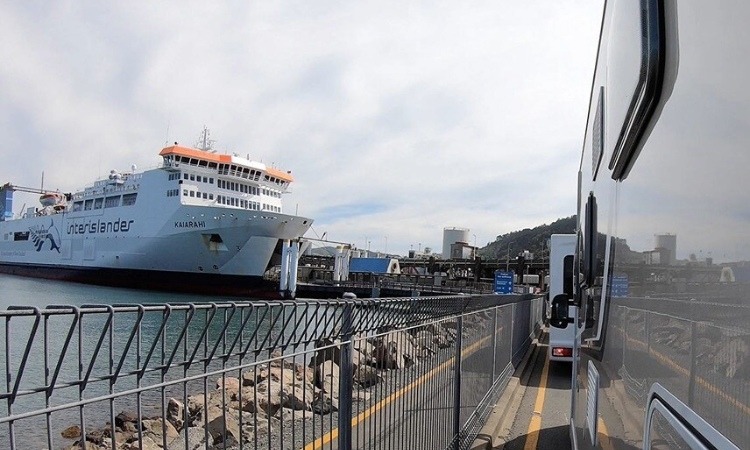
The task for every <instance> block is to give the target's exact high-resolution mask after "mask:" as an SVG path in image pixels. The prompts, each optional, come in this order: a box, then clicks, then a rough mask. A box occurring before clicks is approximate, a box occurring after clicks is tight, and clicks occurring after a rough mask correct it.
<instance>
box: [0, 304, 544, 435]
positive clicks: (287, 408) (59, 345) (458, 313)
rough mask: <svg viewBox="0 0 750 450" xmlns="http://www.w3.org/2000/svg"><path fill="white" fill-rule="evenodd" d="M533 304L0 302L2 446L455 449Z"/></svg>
mask: <svg viewBox="0 0 750 450" xmlns="http://www.w3.org/2000/svg"><path fill="white" fill-rule="evenodd" d="M540 312H541V299H540V298H535V297H532V296H519V295H509V296H498V295H488V296H467V295H464V296H451V297H422V298H409V299H403V298H402V299H377V300H352V301H336V300H330V301H301V300H297V301H294V302H255V301H253V302H237V303H222V304H214V303H211V304H172V305H170V304H163V305H137V306H133V305H126V306H117V305H114V306H110V305H91V306H83V307H68V306H55V307H49V308H46V309H39V308H31V307H19V308H10V309H8V310H6V311H0V319H2V320H1V321H0V322H1V325H0V327H2V329H1V330H2V336H3V338H4V343H3V346H2V347H1V348H2V349H3V351H4V356H3V357H2V364H4V369H5V373H6V382H5V386H4V389H3V390H2V391H0V447H3V448H10V449H22V448H23V449H27V448H48V449H58V448H83V447H84V444H85V448H87V449H105V448H106V449H113V450H118V449H136V448H138V449H150V448H153V449H156V448H163V449H170V450H172V449H198V448H214V449H240V448H268V449H281V448H304V449H314V448H377V449H385V448H389V449H391V448H392V449H399V448H409V449H418V448H425V449H426V448H430V449H432V448H467V447H468V445H470V443H471V441H472V440H473V437H474V436H475V435H476V432H477V431H478V428H479V427H480V426H481V424H482V423H483V420H484V418H485V417H486V414H487V412H488V410H489V408H490V406H491V405H492V404H493V403H494V401H495V399H496V398H497V396H498V395H499V393H500V389H501V388H502V387H503V386H504V385H505V383H506V382H507V379H508V377H509V376H510V373H511V372H512V368H513V366H514V365H515V364H517V363H518V360H520V356H519V355H523V352H524V351H525V350H526V348H528V345H529V344H530V342H531V337H532V336H533V334H534V333H535V332H536V331H538V329H539V321H540V320H541V317H540Z"/></svg>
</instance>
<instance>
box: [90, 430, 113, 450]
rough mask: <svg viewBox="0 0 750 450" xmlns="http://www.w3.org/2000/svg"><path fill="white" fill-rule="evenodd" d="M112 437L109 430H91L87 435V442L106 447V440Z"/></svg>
mask: <svg viewBox="0 0 750 450" xmlns="http://www.w3.org/2000/svg"><path fill="white" fill-rule="evenodd" d="M109 435H110V431H109V430H91V431H89V432H88V433H86V440H87V441H89V442H93V443H94V444H96V445H100V446H101V445H104V440H105V439H107V438H108V437H109Z"/></svg>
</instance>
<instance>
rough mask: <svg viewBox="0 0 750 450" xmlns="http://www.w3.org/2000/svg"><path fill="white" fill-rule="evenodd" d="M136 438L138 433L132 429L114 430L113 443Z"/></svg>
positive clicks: (121, 442)
mask: <svg viewBox="0 0 750 450" xmlns="http://www.w3.org/2000/svg"><path fill="white" fill-rule="evenodd" d="M137 439H138V435H137V434H135V433H133V432H132V431H115V443H116V444H117V445H121V444H125V443H127V442H132V441H134V440H137Z"/></svg>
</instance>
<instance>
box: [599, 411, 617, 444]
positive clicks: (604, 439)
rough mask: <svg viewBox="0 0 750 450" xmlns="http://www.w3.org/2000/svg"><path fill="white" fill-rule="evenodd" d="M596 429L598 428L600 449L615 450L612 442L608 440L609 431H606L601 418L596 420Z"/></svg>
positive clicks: (605, 425)
mask: <svg viewBox="0 0 750 450" xmlns="http://www.w3.org/2000/svg"><path fill="white" fill-rule="evenodd" d="M598 428H599V433H598V434H599V445H601V447H602V449H604V450H615V447H614V446H613V445H612V442H611V441H610V440H609V430H607V424H605V423H604V421H603V420H602V418H601V417H599V419H598Z"/></svg>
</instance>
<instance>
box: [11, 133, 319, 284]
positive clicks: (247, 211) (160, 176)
mask: <svg viewBox="0 0 750 450" xmlns="http://www.w3.org/2000/svg"><path fill="white" fill-rule="evenodd" d="M202 136H203V140H202V144H196V147H198V148H193V147H186V146H181V145H178V144H177V143H176V142H175V144H174V145H172V146H168V147H165V148H164V149H162V150H161V152H160V153H159V155H160V156H161V157H162V158H163V161H162V164H161V165H160V167H158V168H155V169H152V170H146V171H143V172H140V173H137V172H136V171H135V166H133V168H132V171H131V172H127V173H119V172H117V171H114V170H113V171H111V172H110V174H109V177H108V178H107V179H104V180H99V181H96V182H94V183H93V185H91V186H88V187H86V188H85V189H83V190H82V191H79V192H75V193H71V194H63V193H60V192H49V191H44V190H42V189H39V190H35V189H29V188H23V187H19V186H13V185H12V184H5V185H4V186H2V187H1V188H0V272H4V273H11V274H16V275H24V276H33V277H40V278H50V279H59V280H69V281H76V282H83V283H91V284H100V285H108V286H122V287H131V288H142V289H156V290H167V291H178V292H195V293H209V294H217V295H248V296H249V295H260V296H264V297H267V296H270V295H273V294H278V293H277V292H276V291H277V290H278V286H277V284H276V283H274V282H272V281H270V280H266V279H265V278H264V273H265V272H266V271H267V269H269V268H270V267H271V266H272V265H274V264H275V262H276V261H277V260H278V259H279V258H280V254H281V249H282V242H283V241H284V240H295V239H298V238H300V237H301V236H302V235H303V234H304V233H305V232H306V231H307V230H308V228H310V226H311V225H312V220H311V219H309V218H305V217H299V216H294V215H288V214H284V213H283V210H282V195H283V194H285V193H286V192H288V189H289V186H290V184H291V183H292V182H293V177H292V175H291V173H290V172H284V171H282V170H279V169H276V168H273V167H270V166H267V165H265V164H263V163H261V162H257V161H252V160H250V159H249V157H248V158H243V157H241V156H238V155H237V154H233V155H229V154H220V153H217V152H216V151H214V150H211V148H210V147H211V146H210V141H209V140H208V139H207V136H208V133H207V130H204V132H203V135H202ZM16 191H19V192H21V191H25V192H36V193H37V194H40V198H39V200H40V206H39V207H32V208H27V210H26V211H25V212H23V213H21V214H17V215H16V214H14V213H13V193H14V192H16Z"/></svg>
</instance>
